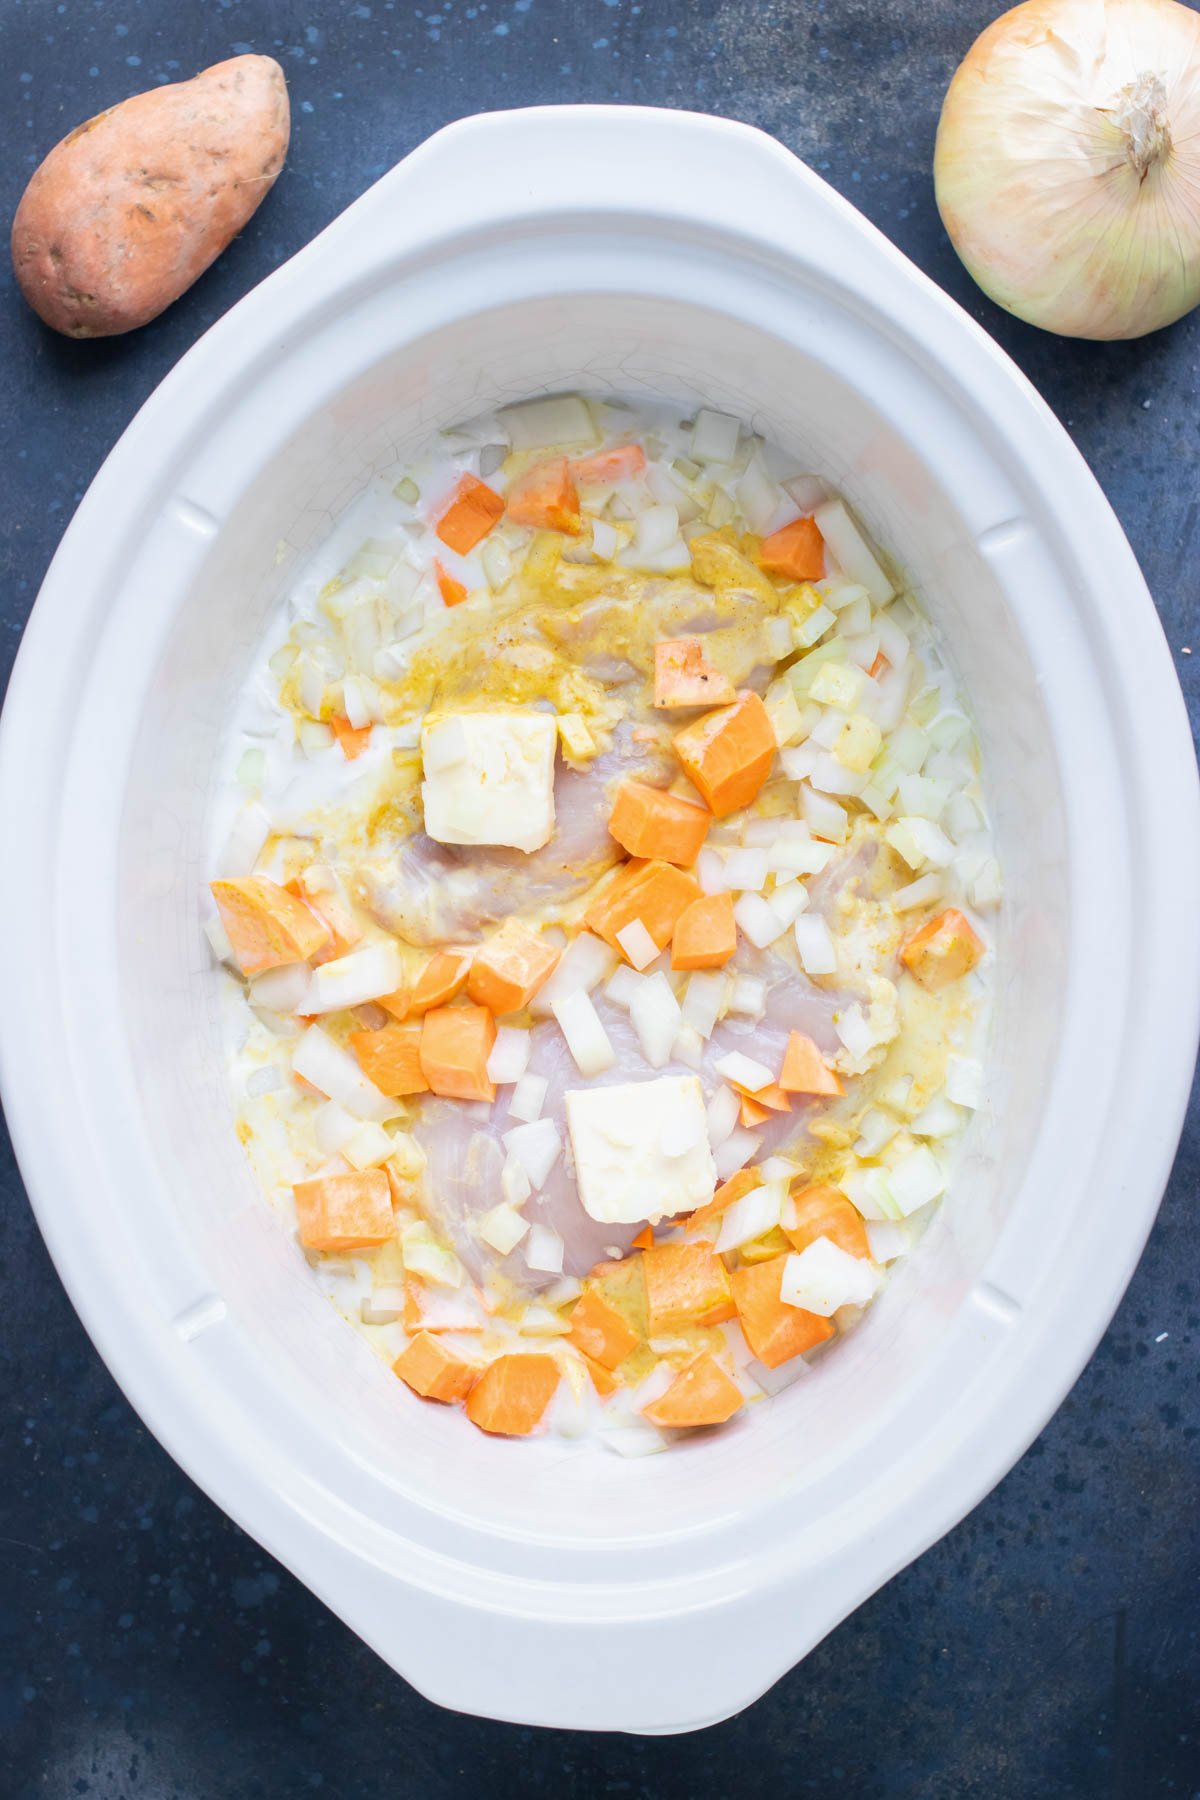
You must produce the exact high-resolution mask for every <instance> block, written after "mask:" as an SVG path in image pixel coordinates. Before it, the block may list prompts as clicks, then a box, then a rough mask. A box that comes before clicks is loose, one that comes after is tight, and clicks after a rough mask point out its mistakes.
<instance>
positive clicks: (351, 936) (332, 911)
mask: <svg viewBox="0 0 1200 1800" xmlns="http://www.w3.org/2000/svg"><path fill="white" fill-rule="evenodd" d="M287 885H288V892H289V893H291V894H295V895H296V898H297V899H298V900H303V901H304V903H305V905H306V906H307V907H308V908H309V910H310V912H314V913H315V914H316V916H317V918H318V919H320V921H321V923H322V924H323V925H327V926H328V927H329V942H328V943H327V944H322V946H321V948H320V949H319V950H315V951H314V952H313V954H312V956H311V957H310V958H309V960H310V962H312V963H313V964H314V966H316V965H319V964H321V963H325V962H332V961H333V960H334V958H335V957H338V956H345V954H346V952H347V951H348V950H353V948H354V946H355V944H359V943H361V942H362V932H361V931H360V930H359V927H358V924H357V922H356V920H355V918H354V916H353V914H352V913H351V912H350V911H349V909H348V908H347V907H345V906H343V905H342V902H341V901H340V900H339V899H338V897H337V895H336V894H332V893H326V892H325V891H324V890H322V891H321V892H319V893H316V894H310V893H308V892H307V890H306V889H305V887H304V884H303V881H302V880H301V881H298V882H291V881H289V882H288V884H287Z"/></svg>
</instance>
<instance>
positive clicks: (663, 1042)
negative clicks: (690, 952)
mask: <svg viewBox="0 0 1200 1800" xmlns="http://www.w3.org/2000/svg"><path fill="white" fill-rule="evenodd" d="M629 1018H630V1023H631V1024H632V1026H633V1028H634V1030H635V1031H636V1032H637V1035H638V1042H639V1044H640V1045H641V1047H642V1055H643V1056H644V1057H645V1059H646V1061H647V1062H648V1063H649V1064H650V1067H651V1068H652V1069H662V1068H665V1067H666V1065H667V1063H668V1062H669V1061H670V1059H671V1047H672V1045H673V1044H674V1042H675V1039H676V1037H677V1036H678V1033H679V1028H680V1026H681V1025H682V1024H683V1014H682V1013H681V1011H680V1008H679V1002H678V1001H677V1000H676V998H675V996H674V994H673V993H672V992H671V984H670V982H669V981H668V980H667V978H666V976H665V975H664V974H663V973H662V971H661V970H660V971H659V972H658V973H657V974H655V975H651V976H649V977H648V978H647V980H646V981H644V982H643V984H642V986H641V987H640V988H639V990H638V992H637V993H636V994H635V995H634V997H633V999H632V1001H631V1002H630V1005H629Z"/></svg>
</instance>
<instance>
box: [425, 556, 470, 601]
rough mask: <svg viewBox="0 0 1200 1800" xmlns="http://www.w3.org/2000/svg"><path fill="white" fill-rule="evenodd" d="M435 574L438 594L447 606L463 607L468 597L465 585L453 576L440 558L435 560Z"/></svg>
mask: <svg viewBox="0 0 1200 1800" xmlns="http://www.w3.org/2000/svg"><path fill="white" fill-rule="evenodd" d="M433 573H434V575H435V577H436V578H437V584H438V593H439V594H440V595H441V596H442V602H443V604H444V605H446V606H461V605H462V603H463V601H464V600H465V599H466V597H467V590H466V587H465V586H464V584H463V583H462V582H461V581H459V580H457V579H456V578H455V576H453V575H452V574H451V573H450V571H449V569H448V568H447V567H446V565H445V563H444V562H442V561H441V560H440V559H439V558H438V557H436V556H435V557H434V559H433Z"/></svg>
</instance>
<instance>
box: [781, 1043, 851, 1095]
mask: <svg viewBox="0 0 1200 1800" xmlns="http://www.w3.org/2000/svg"><path fill="white" fill-rule="evenodd" d="M779 1086H780V1087H781V1088H782V1089H783V1091H784V1093H785V1094H822V1095H829V1096H831V1097H832V1096H834V1095H837V1094H844V1093H845V1091H846V1090H845V1088H844V1087H843V1086H842V1084H841V1081H840V1080H839V1079H838V1076H837V1075H836V1074H835V1072H834V1071H833V1070H832V1069H831V1068H830V1067H829V1065H828V1063H827V1062H826V1061H825V1058H824V1057H823V1056H822V1055H821V1052H820V1051H819V1050H818V1049H817V1046H816V1045H815V1044H814V1043H813V1041H812V1039H811V1038H810V1037H805V1035H804V1033H803V1032H802V1031H792V1032H789V1033H788V1041H787V1049H786V1050H785V1051H784V1053H783V1068H782V1069H781V1070H780V1073H779Z"/></svg>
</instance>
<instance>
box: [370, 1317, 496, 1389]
mask: <svg viewBox="0 0 1200 1800" xmlns="http://www.w3.org/2000/svg"><path fill="white" fill-rule="evenodd" d="M480 1367H481V1365H480V1364H479V1363H477V1362H473V1361H472V1360H471V1358H470V1357H466V1356H459V1355H458V1354H457V1352H456V1351H454V1350H451V1349H450V1348H449V1347H448V1345H446V1344H443V1343H442V1341H441V1339H440V1338H436V1337H434V1336H433V1335H432V1334H431V1333H430V1332H428V1331H419V1332H418V1333H417V1335H416V1337H415V1338H414V1339H413V1340H412V1342H411V1343H410V1344H409V1345H408V1346H407V1347H406V1348H405V1349H403V1350H402V1351H401V1352H400V1354H399V1356H398V1357H397V1358H396V1360H395V1362H394V1363H393V1364H392V1369H393V1370H394V1372H395V1373H396V1374H397V1375H398V1376H399V1377H400V1379H401V1381H404V1382H407V1383H408V1386H409V1387H410V1388H411V1389H412V1391H413V1393H414V1394H420V1396H421V1398H422V1399H423V1400H445V1401H450V1400H465V1399H466V1397H467V1395H468V1394H469V1393H470V1391H471V1389H472V1387H473V1386H474V1384H475V1382H476V1381H477V1380H478V1379H479V1372H480Z"/></svg>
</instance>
